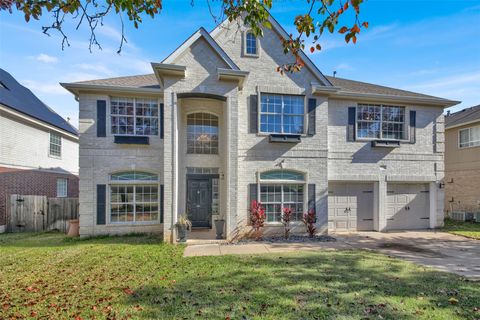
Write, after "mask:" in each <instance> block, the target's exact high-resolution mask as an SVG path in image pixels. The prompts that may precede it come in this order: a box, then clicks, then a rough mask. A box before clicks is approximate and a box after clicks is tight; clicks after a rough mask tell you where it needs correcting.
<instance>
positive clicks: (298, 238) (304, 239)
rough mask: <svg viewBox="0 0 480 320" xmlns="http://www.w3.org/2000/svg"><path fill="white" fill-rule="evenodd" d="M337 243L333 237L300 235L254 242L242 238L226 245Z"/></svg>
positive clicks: (263, 238) (269, 237)
mask: <svg viewBox="0 0 480 320" xmlns="http://www.w3.org/2000/svg"><path fill="white" fill-rule="evenodd" d="M334 241H337V239H335V238H334V237H331V236H327V235H318V236H315V237H313V238H310V237H309V236H302V235H291V236H290V237H289V238H288V239H285V237H284V236H279V235H277V236H265V237H262V240H259V241H256V240H255V239H250V238H244V239H241V240H239V241H236V242H232V243H229V244H227V245H232V244H233V245H237V244H247V243H248V244H251V243H312V242H334Z"/></svg>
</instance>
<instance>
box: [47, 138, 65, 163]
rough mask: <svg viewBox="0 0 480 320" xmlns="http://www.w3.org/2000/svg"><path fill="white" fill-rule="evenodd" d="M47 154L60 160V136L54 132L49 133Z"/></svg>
mask: <svg viewBox="0 0 480 320" xmlns="http://www.w3.org/2000/svg"><path fill="white" fill-rule="evenodd" d="M48 150H49V151H48V154H49V155H51V156H53V157H57V158H60V157H61V156H62V136H61V135H60V134H58V133H56V132H50V146H49V149H48Z"/></svg>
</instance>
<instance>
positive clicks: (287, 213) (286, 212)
mask: <svg viewBox="0 0 480 320" xmlns="http://www.w3.org/2000/svg"><path fill="white" fill-rule="evenodd" d="M292 214H293V212H292V209H291V208H289V207H286V208H283V210H282V224H283V227H284V228H285V239H287V240H288V238H289V237H290V221H292Z"/></svg>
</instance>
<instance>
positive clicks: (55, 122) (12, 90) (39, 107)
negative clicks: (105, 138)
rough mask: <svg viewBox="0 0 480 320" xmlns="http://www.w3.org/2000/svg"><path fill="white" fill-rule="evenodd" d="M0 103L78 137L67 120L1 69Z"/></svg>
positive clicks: (75, 130)
mask: <svg viewBox="0 0 480 320" xmlns="http://www.w3.org/2000/svg"><path fill="white" fill-rule="evenodd" d="M0 83H1V84H2V85H0V103H1V104H3V105H5V106H7V107H9V108H12V109H14V110H16V111H18V112H21V113H23V114H26V115H28V116H31V117H33V118H35V119H38V120H41V121H43V122H46V123H48V124H51V125H52V126H55V127H57V128H59V129H63V130H65V131H67V132H70V133H72V134H74V135H78V132H77V129H75V128H74V127H73V126H72V125H71V124H70V123H68V121H67V120H65V119H63V118H62V117H61V116H60V115H58V113H56V112H55V111H53V110H52V109H50V108H49V107H48V106H47V105H46V104H45V103H43V102H42V101H41V100H40V99H38V98H37V96H35V95H34V94H33V93H32V91H30V90H29V89H28V88H25V87H24V86H22V85H21V84H20V83H18V81H17V80H15V78H14V77H12V75H10V74H9V73H8V72H7V71H5V70H3V69H0Z"/></svg>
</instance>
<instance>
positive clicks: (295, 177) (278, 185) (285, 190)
mask: <svg viewBox="0 0 480 320" xmlns="http://www.w3.org/2000/svg"><path fill="white" fill-rule="evenodd" d="M259 195H260V197H259V200H260V202H261V203H262V205H263V206H264V208H265V214H266V221H267V222H281V219H282V210H283V209H284V208H290V209H292V213H293V216H292V220H293V221H301V220H302V218H303V213H304V212H305V203H306V201H305V196H306V179H305V174H303V173H300V172H297V171H290V170H283V169H282V170H272V171H267V172H262V173H260V175H259Z"/></svg>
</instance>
